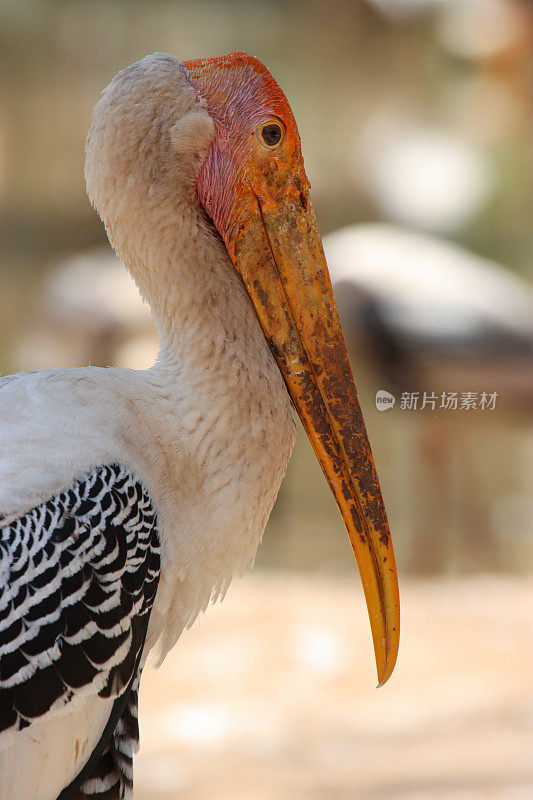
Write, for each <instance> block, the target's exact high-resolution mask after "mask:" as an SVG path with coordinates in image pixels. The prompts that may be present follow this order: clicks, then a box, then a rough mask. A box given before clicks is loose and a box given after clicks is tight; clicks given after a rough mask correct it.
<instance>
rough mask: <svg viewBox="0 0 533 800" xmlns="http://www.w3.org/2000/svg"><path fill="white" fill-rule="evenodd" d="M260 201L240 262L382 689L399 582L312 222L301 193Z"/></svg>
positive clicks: (390, 659) (394, 645)
mask: <svg viewBox="0 0 533 800" xmlns="http://www.w3.org/2000/svg"><path fill="white" fill-rule="evenodd" d="M254 194H255V193H254ZM255 197H256V200H257V208H256V213H255V214H253V213H252V214H248V215H247V221H246V226H245V227H244V228H242V229H241V231H240V232H239V233H238V234H237V235H236V237H235V240H234V242H233V245H234V247H233V248H232V249H234V253H233V254H232V255H233V259H234V262H235V265H236V267H237V269H238V270H239V272H240V273H241V275H242V278H243V280H244V282H245V284H246V288H247V290H248V293H249V295H250V297H251V299H252V302H253V304H254V306H255V310H256V312H257V315H258V317H259V321H260V323H261V326H262V328H263V331H264V334H265V336H266V338H267V340H268V342H269V344H270V347H271V349H272V352H273V353H274V356H275V358H276V360H277V362H278V365H279V368H280V370H281V372H282V374H283V377H284V378H285V382H286V384H287V388H288V390H289V392H290V395H291V397H292V399H293V401H294V405H295V406H296V409H297V411H298V414H299V416H300V419H301V420H302V423H303V425H304V428H305V430H306V431H307V435H308V436H309V439H310V441H311V444H312V446H313V449H314V451H315V453H316V455H317V458H318V460H319V462H320V465H321V466H322V469H323V471H324V474H325V476H326V478H327V480H328V482H329V485H330V487H331V490H332V492H333V494H334V496H335V500H336V501H337V505H338V507H339V509H340V512H341V514H342V517H343V520H344V523H345V525H346V529H347V531H348V536H349V537H350V541H351V543H352V547H353V550H354V553H355V558H356V560H357V565H358V568H359V573H360V576H361V581H362V584H363V589H364V592H365V597H366V602H367V606H368V613H369V617H370V626H371V629H372V637H373V641H374V651H375V656H376V666H377V672H378V679H379V685H380V686H382V685H383V684H384V683H385V682H386V681H387V679H388V678H389V677H390V675H391V673H392V670H393V669H394V665H395V663H396V657H397V654H398V645H399V631H400V605H399V595H398V579H397V574H396V566H395V561H394V552H393V548H392V542H391V537H390V532H389V526H388V522H387V515H386V512H385V507H384V504H383V498H382V496H381V489H380V485H379V480H378V476H377V473H376V468H375V465H374V459H373V457H372V452H371V449H370V443H369V441H368V435H367V432H366V428H365V423H364V420H363V416H362V412H361V407H360V405H359V400H358V397H357V391H356V388H355V384H354V380H353V376H352V371H351V368H350V363H349V360H348V354H347V352H346V345H345V342H344V337H343V335H342V330H341V325H340V321H339V316H338V312H337V307H336V304H335V299H334V296H333V290H332V288H331V281H330V277H329V273H328V269H327V265H326V260H325V257H324V251H323V248H322V242H321V239H320V235H319V233H318V227H317V222H316V218H315V214H314V211H313V208H312V205H311V201H310V200H309V198H308V197H306V196H305V195H304V194H303V193H301V192H300V193H298V192H297V191H294V192H293V193H289V194H288V195H287V194H286V195H285V198H284V201H283V203H282V204H281V205H279V204H278V203H276V202H273V201H271V199H270V198H269V196H265V197H262V198H259V197H257V195H255ZM230 252H231V250H230Z"/></svg>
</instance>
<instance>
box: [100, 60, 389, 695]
mask: <svg viewBox="0 0 533 800" xmlns="http://www.w3.org/2000/svg"><path fill="white" fill-rule="evenodd" d="M121 76H122V77H121ZM98 109H99V110H98ZM117 115H118V117H117ZM117 118H119V119H120V130H121V131H123V130H125V131H126V132H125V138H126V139H128V137H129V140H128V141H126V142H125V141H124V137H122V140H121V137H120V135H118V134H117V128H118V125H113V124H111V125H110V124H109V120H110V119H111V120H112V119H115V120H116V119H117ZM129 119H130V120H131V125H128V124H126V126H125V125H124V120H126V121H127V120H129ZM102 149H105V150H106V152H107V157H106V166H105V168H102V156H101V152H102ZM146 152H149V153H150V154H152V157H151V158H149V159H147V158H146V157H145V156H146ZM113 153H115V155H113ZM119 161H120V163H121V167H120V170H121V171H120V174H121V180H122V185H123V186H126V183H127V180H130V182H131V181H134V180H135V175H136V174H138V173H139V170H145V171H146V170H149V178H150V181H149V185H150V193H151V195H152V194H155V195H157V194H158V193H159V195H161V194H165V195H167V196H170V197H171V196H172V192H173V187H174V186H175V183H176V181H179V183H180V191H181V195H180V196H181V197H183V190H184V187H185V188H186V187H189V189H190V198H189V199H190V201H191V202H196V203H199V204H200V205H201V206H202V207H203V208H204V209H205V211H206V212H207V214H208V215H209V217H211V219H212V221H213V223H214V225H215V227H216V229H217V231H218V233H219V234H220V236H221V238H222V240H223V242H224V244H225V246H226V249H227V251H228V254H229V256H230V258H231V260H232V262H233V264H234V266H235V268H236V269H237V270H238V272H239V273H240V275H241V277H242V279H243V281H244V284H245V286H246V289H247V291H248V294H249V296H250V298H251V300H252V303H253V305H254V307H255V311H256V313H257V316H258V318H259V322H260V324H261V327H262V329H263V332H264V335H265V337H266V339H267V341H268V343H269V345H270V348H271V350H272V352H273V355H274V357H275V358H276V361H277V363H278V366H279V369H280V371H281V373H282V375H283V377H284V379H285V383H286V385H287V388H288V391H289V393H290V395H291V397H292V399H293V402H294V405H295V407H296V409H297V411H298V414H299V416H300V419H301V420H302V423H303V425H304V428H305V429H306V432H307V434H308V436H309V439H310V441H311V444H312V446H313V449H314V451H315V454H316V456H317V458H318V460H319V462H320V464H321V466H322V469H323V471H324V474H325V476H326V478H327V480H328V482H329V485H330V487H331V490H332V492H333V494H334V496H335V500H336V502H337V505H338V507H339V510H340V512H341V515H342V517H343V520H344V523H345V526H346V529H347V532H348V535H349V538H350V541H351V544H352V547H353V550H354V553H355V557H356V560H357V564H358V567H359V573H360V575H361V580H362V584H363V588H364V592H365V597H366V601H367V606H368V612H369V617H370V625H371V629H372V636H373V642H374V651H375V656H376V664H377V670H378V678H379V683H380V685H381V684H383V683H384V682H385V681H386V680H387V679H388V678H389V676H390V675H391V673H392V670H393V668H394V664H395V662H396V656H397V652H398V643H399V596H398V585H397V576H396V568H395V561H394V553H393V549H392V543H391V539H390V533H389V527H388V522H387V516H386V512H385V507H384V504H383V499H382V495H381V490H380V485H379V480H378V476H377V473H376V468H375V465H374V459H373V456H372V452H371V449H370V444H369V441H368V436H367V432H366V428H365V424H364V420H363V416H362V413H361V408H360V405H359V401H358V397H357V391H356V388H355V384H354V380H353V377H352V372H351V368H350V364H349V360H348V355H347V352H346V346H345V343H344V338H343V335H342V331H341V326H340V321H339V317H338V313H337V308H336V305H335V299H334V296H333V291H332V287H331V282H330V278H329V273H328V269H327V265H326V261H325V257H324V252H323V249H322V243H321V240H320V235H319V232H318V226H317V222H316V218H315V214H314V211H313V207H312V204H311V200H310V197H309V181H308V180H307V177H306V174H305V170H304V166H303V160H302V155H301V149H300V137H299V134H298V128H297V125H296V122H295V119H294V116H293V114H292V111H291V108H290V106H289V103H288V101H287V99H286V97H285V95H284V94H283V92H282V90H281V89H280V87H279V86H278V84H277V83H276V82H275V80H274V79H273V78H272V76H271V75H270V73H269V72H268V70H267V69H266V67H264V66H263V64H261V63H260V62H259V61H258V60H257V59H255V58H253V57H252V56H249V55H246V54H244V53H233V54H230V55H226V56H222V57H220V58H212V59H202V60H197V61H184V62H182V63H180V62H178V61H176V60H175V59H173V58H172V57H170V56H166V55H161V54H159V55H157V56H149V57H147V58H146V59H143V61H141V62H138V64H135V65H132V67H129V68H128V69H127V70H124V71H123V73H120V74H119V76H117V78H116V79H115V81H113V83H112V84H111V85H110V87H109V88H108V90H106V94H105V95H104V98H103V100H101V101H100V103H99V104H98V106H97V111H96V113H95V118H94V122H93V126H92V128H91V132H90V133H89V137H88V146H87V161H86V178H87V184H88V191H89V196H90V197H91V199H92V200H93V202H94V203H95V205H97V207H98V209H99V211H100V213H101V214H102V216H103V217H104V219H106V222H107V224H108V229H109V228H112V220H111V219H110V217H111V216H112V215H111V214H110V213H109V212H107V211H106V208H105V204H106V202H108V198H109V194H110V193H109V187H107V188H106V186H105V180H108V181H112V182H113V181H114V184H113V186H114V188H115V190H116V181H117V175H116V170H117V166H116V164H117V163H119ZM147 165H148V166H147ZM113 170H115V173H113ZM124 175H126V176H128V175H129V178H128V177H126V178H124ZM114 194H115V196H116V191H115V192H114ZM148 201H149V198H146V202H148Z"/></svg>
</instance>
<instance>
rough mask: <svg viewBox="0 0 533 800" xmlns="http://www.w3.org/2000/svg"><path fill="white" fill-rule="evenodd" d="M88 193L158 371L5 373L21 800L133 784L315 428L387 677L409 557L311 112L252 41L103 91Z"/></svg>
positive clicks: (3, 656)
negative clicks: (341, 295)
mask: <svg viewBox="0 0 533 800" xmlns="http://www.w3.org/2000/svg"><path fill="white" fill-rule="evenodd" d="M85 177H86V183H87V190H88V194H89V197H90V199H91V201H92V203H93V204H94V206H95V207H96V209H97V210H98V212H99V214H100V216H101V218H102V220H103V221H104V223H105V226H106V229H107V233H108V236H109V239H110V241H111V243H112V245H113V247H114V248H115V250H116V252H117V254H118V255H119V256H120V258H121V259H122V260H123V262H124V263H125V264H126V265H127V267H128V269H129V270H130V272H131V274H132V275H133V277H134V279H135V280H136V282H137V285H138V286H139V289H140V291H141V293H142V295H143V297H144V298H145V299H146V300H147V302H148V303H149V305H150V307H151V310H152V313H153V316H154V319H155V322H156V325H157V328H158V334H159V338H160V345H161V349H160V353H159V357H158V359H157V362H156V363H155V364H154V365H153V366H152V367H151V368H150V369H148V370H146V371H134V370H124V369H118V368H107V369H104V368H96V367H88V368H80V369H54V370H51V371H44V372H35V373H22V374H17V375H9V376H7V377H5V378H3V379H2V380H1V382H0V398H1V406H2V418H1V421H0V443H1V448H2V459H1V461H0V509H1V517H2V520H1V524H2V528H1V534H0V587H1V594H0V730H1V734H0V798H2V800H7V799H8V798H9V800H13V798H15V797H16V798H18V800H23V799H24V800H25V799H27V798H39V800H53V799H54V798H60V800H64V798H67V797H69V798H93V799H94V798H99V800H104V798H105V799H106V800H112V799H113V798H124V797H131V792H132V757H133V753H134V751H135V750H136V746H137V740H138V727H137V690H138V685H139V679H140V675H141V670H142V668H143V666H144V664H145V662H146V658H147V655H148V653H149V651H150V650H152V649H153V648H155V652H156V658H157V660H158V661H159V662H160V661H161V660H162V659H163V658H164V656H165V654H166V653H167V652H168V650H169V649H170V648H171V647H172V646H173V645H174V643H175V642H176V640H177V639H178V637H179V636H180V634H181V632H182V631H183V630H184V628H186V627H187V626H189V625H191V624H192V623H193V621H194V620H195V618H196V616H197V615H198V613H199V612H200V611H203V610H205V608H206V606H207V605H208V603H209V602H210V601H212V600H214V599H216V598H219V597H221V596H222V595H223V594H224V593H225V591H226V589H227V588H228V585H229V583H230V581H231V578H232V576H233V575H234V574H236V573H242V572H243V570H244V569H245V567H246V566H247V565H248V564H249V563H250V562H251V561H252V560H253V558H254V554H255V552H256V548H257V546H258V543H259V541H260V538H261V535H262V532H263V530H264V527H265V524H266V521H267V518H268V516H269V513H270V511H271V508H272V505H273V503H274V500H275V498H276V494H277V492H278V489H279V486H280V483H281V480H282V478H283V475H284V472H285V469H286V466H287V463H288V459H289V456H290V453H291V449H292V446H293V443H294V437H295V425H294V420H293V417H292V408H291V398H292V402H293V403H294V405H295V406H296V409H297V411H298V414H299V416H300V418H301V420H302V422H303V425H304V427H305V429H306V431H307V433H308V436H309V438H310V440H311V442H312V444H313V447H314V450H315V453H316V455H317V457H318V459H319V461H320V464H321V466H322V468H323V470H324V473H325V475H326V477H327V479H328V481H329V484H330V486H331V489H332V491H333V493H334V495H335V499H336V501H337V504H338V506H339V509H340V512H341V514H342V516H343V519H344V522H345V525H346V528H347V530H348V534H349V537H350V540H351V543H352V546H353V549H354V551H355V556H356V559H357V563H358V567H359V571H360V575H361V579H362V584H363V588H364V592H365V596H366V601H367V605H368V609H369V616H370V624H371V629H372V635H373V642H374V650H375V655H376V664H377V671H378V678H379V683H380V684H382V683H383V682H384V681H386V680H387V678H388V677H389V676H390V674H391V672H392V669H393V667H394V663H395V660H396V654H397V649H398V636H399V616H398V615H399V601H398V591H397V579H396V571H395V565H394V555H393V550H392V545H391V542H390V534H389V529H388V524H387V519H386V514H385V509H384V505H383V501H382V497H381V492H380V487H379V482H378V477H377V474H376V470H375V466H374V462H373V458H372V454H371V451H370V445H369V443H368V438H367V434H366V430H365V426H364V422H363V418H362V415H361V411H360V407H359V403H358V399H357V393H356V389H355V385H354V382H353V378H352V374H351V370H350V365H349V362H348V357H347V354H346V348H345V344H344V340H343V337H342V332H341V329H340V323H339V319H338V315H337V310H336V307H335V302H334V299H333V294H332V289H331V283H330V279H329V276H328V272H327V266H326V262H325V258H324V254H323V250H322V245H321V241H320V236H319V233H318V229H317V224H316V220H315V216H314V213H313V209H312V205H311V201H310V199H309V183H308V180H307V178H306V175H305V172H304V167H303V161H302V156H301V151H300V139H299V135H298V130H297V127H296V123H295V120H294V117H293V114H292V112H291V109H290V106H289V104H288V102H287V100H286V98H285V96H284V94H283V92H282V91H281V89H280V88H279V86H278V85H277V83H276V82H275V81H274V80H273V78H272V77H271V75H270V73H269V72H268V70H267V69H266V68H265V67H264V66H263V65H262V64H261V63H260V62H259V61H257V60H256V59H255V58H253V57H251V56H248V55H246V54H243V53H235V54H232V55H228V56H223V57H220V58H213V59H206V60H195V61H185V62H181V63H180V62H179V61H177V60H176V59H175V58H173V57H172V56H169V55H166V54H155V55H151V56H147V57H146V58H144V59H143V60H141V61H139V62H138V63H136V64H133V65H131V66H129V67H127V68H126V69H124V70H123V71H122V72H120V73H119V74H118V75H117V76H116V77H115V78H114V80H113V81H112V82H111V83H110V85H109V86H108V87H107V89H106V90H105V91H104V93H103V96H102V98H101V99H100V100H99V102H98V103H97V105H96V107H95V110H94V116H93V121H92V125H91V128H90V131H89V134H88V138H87V147H86V164H85Z"/></svg>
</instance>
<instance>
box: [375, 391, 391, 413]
mask: <svg viewBox="0 0 533 800" xmlns="http://www.w3.org/2000/svg"><path fill="white" fill-rule="evenodd" d="M395 402H396V398H395V397H394V395H393V394H391V393H390V392H387V391H386V390H385V389H378V391H377V392H376V408H377V410H378V411H388V410H389V409H390V408H394V403H395Z"/></svg>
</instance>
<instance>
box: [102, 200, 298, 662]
mask: <svg viewBox="0 0 533 800" xmlns="http://www.w3.org/2000/svg"><path fill="white" fill-rule="evenodd" d="M157 210H158V212H161V201H159V202H158V203H157ZM147 213H148V214H149V213H150V209H149V208H148V210H147V207H146V204H145V206H144V211H143V220H142V225H141V222H138V223H137V224H136V221H135V219H133V226H132V227H130V229H129V236H128V238H127V240H126V239H124V240H122V241H117V240H116V237H115V236H114V235H113V232H112V231H110V235H111V237H112V239H114V242H113V243H114V244H115V246H116V248H117V250H118V252H119V254H120V255H121V256H122V258H123V259H124V260H125V261H126V263H127V264H128V267H129V269H130V270H131V272H132V274H133V276H134V278H135V279H136V280H137V282H138V284H139V286H140V289H141V292H142V293H143V295H144V297H145V298H146V299H147V300H148V302H149V303H150V305H151V307H152V312H153V315H154V318H155V321H156V324H157V327H158V330H159V335H160V340H161V351H160V355H159V359H158V361H157V362H156V364H155V365H154V366H153V367H152V368H151V369H150V370H148V372H147V379H148V380H149V381H150V384H151V387H152V388H153V389H154V391H155V392H156V396H157V410H154V409H150V410H149V412H148V413H149V415H150V423H149V424H150V430H151V433H152V434H153V436H154V437H155V439H156V440H157V442H158V443H164V445H162V447H164V457H163V458H162V459H157V458H155V457H154V458H153V459H152V462H153V464H154V485H157V486H158V487H160V489H161V494H160V496H159V497H157V502H158V506H159V508H158V510H159V516H160V525H161V528H162V536H163V537H164V542H163V545H164V549H165V550H166V552H167V555H168V562H169V563H171V564H172V567H171V570H172V572H177V573H178V574H179V576H180V582H181V586H182V590H181V592H177V591H176V585H175V582H172V583H168V581H167V585H166V588H165V585H163V586H162V588H161V589H160V592H159V594H158V597H159V598H160V600H161V605H162V606H164V607H165V611H164V612H162V613H163V615H164V616H165V617H166V621H162V622H161V625H162V626H163V628H164V629H165V631H166V640H165V639H163V642H162V650H163V652H165V651H166V650H167V649H168V647H169V646H170V645H171V644H172V642H173V640H174V639H175V638H176V635H178V634H179V632H180V630H181V627H183V625H184V624H187V623H189V622H190V621H191V619H192V618H193V617H194V616H196V614H197V613H198V611H199V610H200V609H201V608H203V607H205V605H206V604H207V602H208V601H209V599H210V597H211V596H212V595H213V593H215V594H216V593H219V592H223V591H224V590H225V588H226V587H227V585H228V584H229V581H230V580H231V576H232V575H233V574H234V573H242V571H243V570H244V569H245V567H246V566H247V565H248V564H249V563H250V561H251V560H253V558H254V556H255V552H256V549H257V546H258V544H259V541H260V538H261V536H262V533H263V530H264V527H265V525H266V522H267V519H268V516H269V514H270V511H271V509H272V506H273V503H274V501H275V498H276V496H277V493H278V490H279V486H280V484H281V480H282V478H283V475H284V473H285V470H286V467H287V463H288V460H289V457H290V453H291V450H292V447H293V444H294V437H295V428H294V421H293V418H292V413H291V405H290V399H289V396H288V393H287V390H286V388H285V385H284V383H283V379H282V377H281V374H280V372H279V369H278V367H277V364H276V362H275V360H274V357H273V356H272V354H271V352H270V349H269V347H268V345H267V342H266V340H265V338H264V336H263V333H262V331H261V328H260V325H259V322H258V320H257V317H256V314H255V311H254V309H253V306H252V304H251V301H250V299H249V297H248V295H247V293H246V290H245V288H244V285H243V283H242V281H241V279H240V277H239V275H238V274H237V272H236V270H235V268H234V266H233V265H232V263H231V261H230V259H229V256H228V254H227V252H226V250H225V248H224V246H223V244H222V241H221V240H220V238H219V237H218V234H216V232H215V231H214V230H213V229H212V228H211V226H210V224H209V223H208V222H207V221H204V219H203V217H202V216H201V212H200V211H198V213H197V214H196V215H192V214H191V213H190V207H188V210H187V214H186V215H185V216H182V215H180V209H179V207H174V208H171V207H170V203H169V204H168V206H167V208H166V209H165V212H164V215H162V216H164V219H165V222H164V224H163V225H158V224H157V217H156V218H155V219H154V218H152V219H147V216H146V215H147ZM129 214H130V216H129V218H130V219H131V205H130V211H129ZM157 463H159V464H160V466H159V467H157V468H156V467H155V465H156V464H157ZM167 575H168V572H167ZM193 592H194V593H195V596H191V593H193ZM184 595H187V600H185V599H184ZM176 603H177V604H178V606H176ZM156 615H157V614H156ZM156 615H155V616H154V619H155V617H156ZM170 618H172V624H171V625H169V619H170ZM154 625H155V626H157V623H154Z"/></svg>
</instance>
